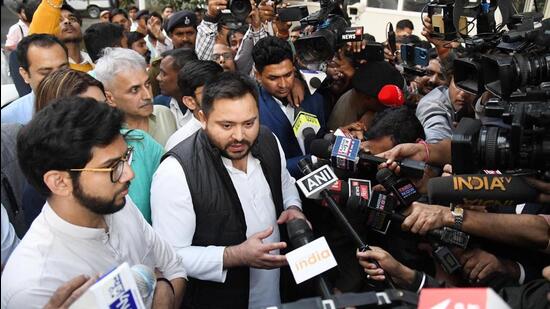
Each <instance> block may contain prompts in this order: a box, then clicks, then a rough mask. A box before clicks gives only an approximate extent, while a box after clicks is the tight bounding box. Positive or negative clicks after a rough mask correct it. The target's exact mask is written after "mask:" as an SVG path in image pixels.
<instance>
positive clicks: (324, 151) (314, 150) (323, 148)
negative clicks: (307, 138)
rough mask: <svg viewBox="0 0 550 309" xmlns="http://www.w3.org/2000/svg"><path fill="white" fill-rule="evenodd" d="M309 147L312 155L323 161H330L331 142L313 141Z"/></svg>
mask: <svg viewBox="0 0 550 309" xmlns="http://www.w3.org/2000/svg"><path fill="white" fill-rule="evenodd" d="M309 147H310V148H309V149H310V151H311V154H312V155H314V156H316V157H319V158H323V159H330V153H331V150H332V144H331V142H329V141H327V140H324V139H314V140H312V141H311V145H310V146H309Z"/></svg>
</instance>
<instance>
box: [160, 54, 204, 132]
mask: <svg viewBox="0 0 550 309" xmlns="http://www.w3.org/2000/svg"><path fill="white" fill-rule="evenodd" d="M196 59H197V55H196V54H195V50H194V49H192V48H178V49H172V50H168V51H165V52H164V53H162V60H161V61H160V68H159V74H158V75H157V81H158V82H159V88H160V93H161V94H163V95H165V96H169V97H170V111H171V112H172V114H173V115H174V117H175V119H176V125H177V127H178V129H179V128H181V127H182V126H183V125H185V124H186V123H187V122H188V121H189V120H190V119H191V118H193V116H192V113H191V112H190V111H189V110H188V109H187V108H186V106H185V104H183V102H182V95H181V90H180V89H179V87H178V72H179V71H180V70H181V68H182V67H183V66H184V65H185V64H186V63H187V62H189V61H191V60H196Z"/></svg>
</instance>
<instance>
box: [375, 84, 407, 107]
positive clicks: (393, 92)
mask: <svg viewBox="0 0 550 309" xmlns="http://www.w3.org/2000/svg"><path fill="white" fill-rule="evenodd" d="M378 101H379V102H380V103H382V104H383V105H385V106H387V107H399V106H401V105H403V103H405V94H404V93H403V90H401V88H399V87H398V86H396V85H392V84H388V85H385V86H383V87H382V89H380V91H379V92H378Z"/></svg>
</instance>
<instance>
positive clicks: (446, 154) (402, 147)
mask: <svg viewBox="0 0 550 309" xmlns="http://www.w3.org/2000/svg"><path fill="white" fill-rule="evenodd" d="M377 156H379V157H382V158H386V159H388V161H387V162H386V163H382V164H385V165H383V167H387V166H386V165H391V164H395V162H393V161H394V160H399V159H403V158H409V159H413V160H418V161H424V162H426V163H429V164H432V165H435V166H441V165H444V164H447V163H449V162H451V140H450V139H444V140H442V141H439V142H437V143H436V144H426V143H404V144H399V145H396V146H395V147H393V148H392V149H390V150H388V151H385V152H383V153H379V154H377ZM397 171H398V172H399V169H398V170H397Z"/></svg>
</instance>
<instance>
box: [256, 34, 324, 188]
mask: <svg viewBox="0 0 550 309" xmlns="http://www.w3.org/2000/svg"><path fill="white" fill-rule="evenodd" d="M252 57H253V59H254V65H255V67H256V72H255V74H256V80H257V81H258V82H259V83H260V86H261V87H260V97H259V101H260V102H259V105H260V123H261V124H262V125H265V126H267V127H269V128H270V129H271V130H272V131H273V133H275V135H276V136H277V138H278V139H279V142H280V143H281V146H282V147H283V150H284V152H285V156H286V158H287V169H288V170H289V172H290V174H291V175H292V176H294V177H298V178H299V177H300V176H301V172H300V169H299V168H298V161H299V160H300V159H302V158H304V157H306V156H307V155H308V154H307V153H304V151H302V149H301V148H300V145H299V143H298V140H297V139H296V136H295V135H294V131H293V129H292V125H293V123H294V120H295V118H296V116H297V114H298V113H299V112H300V111H304V112H307V113H310V114H313V115H315V116H316V117H317V119H318V120H319V123H320V125H321V130H320V131H319V135H321V134H322V133H323V132H324V128H325V113H324V102H323V97H322V96H321V95H319V94H313V95H308V94H306V96H305V98H304V100H303V101H302V102H301V103H300V106H299V107H296V106H294V105H293V104H289V101H288V99H287V97H288V96H289V95H290V92H291V89H292V88H293V87H294V83H299V82H300V81H299V80H296V77H295V74H296V70H295V68H294V63H293V62H292V60H293V56H292V49H291V47H290V44H289V43H288V42H287V41H285V40H282V39H279V38H276V37H266V38H263V39H261V40H260V41H258V43H256V45H254V48H253V50H252Z"/></svg>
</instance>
